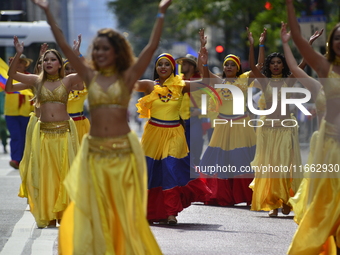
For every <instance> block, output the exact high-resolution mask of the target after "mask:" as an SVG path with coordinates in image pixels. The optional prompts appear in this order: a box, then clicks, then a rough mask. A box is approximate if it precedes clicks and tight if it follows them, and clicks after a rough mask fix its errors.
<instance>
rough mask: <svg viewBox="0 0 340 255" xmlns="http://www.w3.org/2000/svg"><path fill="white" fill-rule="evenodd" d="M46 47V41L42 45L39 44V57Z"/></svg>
mask: <svg viewBox="0 0 340 255" xmlns="http://www.w3.org/2000/svg"><path fill="white" fill-rule="evenodd" d="M47 49H48V44H47V43H43V44H42V45H40V51H39V57H40V56H42V55H43V54H44V53H45V52H46V51H47Z"/></svg>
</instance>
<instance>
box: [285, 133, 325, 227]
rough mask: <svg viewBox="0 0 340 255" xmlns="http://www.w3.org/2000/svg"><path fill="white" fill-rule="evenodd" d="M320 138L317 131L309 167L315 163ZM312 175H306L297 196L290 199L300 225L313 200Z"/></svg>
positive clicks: (311, 141) (309, 155)
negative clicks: (310, 195)
mask: <svg viewBox="0 0 340 255" xmlns="http://www.w3.org/2000/svg"><path fill="white" fill-rule="evenodd" d="M318 136H319V131H315V132H314V133H313V135H312V138H311V140H310V145H309V148H310V151H309V154H308V159H307V165H308V166H309V165H311V164H312V163H313V160H314V151H315V148H316V141H317V139H318ZM309 177H310V174H309V172H306V173H305V174H304V178H303V180H302V182H301V184H300V186H299V189H298V191H297V192H296V194H295V195H294V197H291V198H290V199H289V201H288V202H289V204H290V205H291V206H292V208H293V210H294V221H295V222H296V223H297V224H299V223H300V222H301V220H302V217H303V215H304V213H305V212H306V210H307V208H308V206H309V204H310V202H311V201H310V200H311V198H310V197H308V193H309V184H310V179H309Z"/></svg>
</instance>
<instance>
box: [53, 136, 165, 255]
mask: <svg viewBox="0 0 340 255" xmlns="http://www.w3.org/2000/svg"><path fill="white" fill-rule="evenodd" d="M95 139H96V138H95ZM99 139H100V138H99ZM109 139H113V141H114V140H115V139H116V138H109ZM127 139H128V141H129V143H130V146H131V150H132V151H131V152H128V153H122V154H120V155H112V154H110V153H109V154H107V155H101V154H98V153H93V152H89V148H90V144H91V143H92V142H91V141H90V140H89V136H88V135H85V136H84V138H83V141H82V145H81V150H80V152H79V154H78V155H77V158H76V160H75V161H74V163H73V165H72V169H71V171H70V174H69V175H68V176H67V178H66V180H65V186H66V187H67V190H68V192H69V194H70V197H71V200H72V201H73V203H74V204H75V206H73V205H72V203H71V207H70V209H67V211H66V212H65V219H67V221H65V222H66V223H65V224H64V222H63V221H62V223H61V226H60V231H59V236H60V237H59V241H60V243H59V253H60V254H63V255H66V254H92V255H97V254H115V255H126V254H137V255H139V254H141V255H144V254H145V255H147V254H151V255H152V254H162V253H161V250H160V248H159V246H158V244H157V243H156V241H155V238H154V237H153V234H152V232H151V230H150V227H149V224H148V222H147V220H146V199H147V187H146V185H147V177H146V173H147V172H146V164H145V156H144V154H143V151H142V149H141V146H140V143H139V141H138V138H137V136H136V135H135V134H133V133H129V134H128V136H127ZM110 141H111V140H110ZM113 153H114V152H113ZM72 219H74V225H72V224H71V225H68V224H67V222H68V221H69V220H72ZM70 233H74V234H73V235H71V234H70ZM70 237H71V239H69V238H70ZM70 242H71V243H70Z"/></svg>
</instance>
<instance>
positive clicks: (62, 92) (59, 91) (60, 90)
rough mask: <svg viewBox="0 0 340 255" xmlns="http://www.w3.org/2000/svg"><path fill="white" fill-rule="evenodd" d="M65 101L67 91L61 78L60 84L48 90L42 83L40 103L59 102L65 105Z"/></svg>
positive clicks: (66, 99)
mask: <svg viewBox="0 0 340 255" xmlns="http://www.w3.org/2000/svg"><path fill="white" fill-rule="evenodd" d="M67 101H68V92H67V89H66V88H65V85H64V83H63V82H62V80H60V85H59V86H58V87H56V88H55V89H53V90H49V89H48V88H46V87H45V86H44V85H42V88H41V99H40V104H44V103H60V104H65V105H66V104H67Z"/></svg>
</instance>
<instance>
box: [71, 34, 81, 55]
mask: <svg viewBox="0 0 340 255" xmlns="http://www.w3.org/2000/svg"><path fill="white" fill-rule="evenodd" d="M80 45H81V35H78V40H73V47H72V50H73V51H74V52H75V53H76V54H78V55H79V54H80V51H79V49H80Z"/></svg>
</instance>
